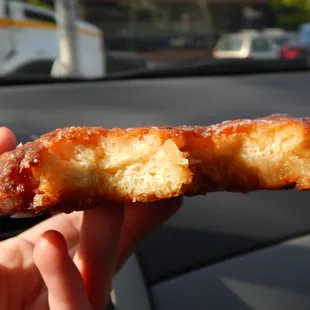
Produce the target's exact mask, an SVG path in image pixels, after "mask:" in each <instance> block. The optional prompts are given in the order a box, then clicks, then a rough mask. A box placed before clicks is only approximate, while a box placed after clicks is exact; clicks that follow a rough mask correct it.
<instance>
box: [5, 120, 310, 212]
mask: <svg viewBox="0 0 310 310" xmlns="http://www.w3.org/2000/svg"><path fill="white" fill-rule="evenodd" d="M282 129H283V130H284V129H288V130H297V131H296V132H298V134H299V135H302V149H303V150H308V149H309V139H308V138H307V137H308V136H309V137H310V121H309V118H295V117H289V116H286V115H272V116H268V117H265V118H258V119H254V120H234V121H226V122H223V123H220V124H217V125H212V126H208V127H201V126H191V127H189V126H183V127H144V128H131V129H119V128H115V129H110V130H107V129H103V128H96V127H71V128H63V129H57V130H55V131H53V132H50V133H47V134H45V135H43V136H41V137H40V138H39V139H38V140H36V141H33V142H29V143H27V144H25V145H21V146H18V147H17V148H16V149H15V150H13V151H11V152H8V153H5V154H3V155H2V156H0V214H15V213H25V212H26V213H31V214H34V215H36V214H39V213H41V212H52V213H53V212H60V211H62V212H71V211H73V210H82V209H87V208H91V207H93V206H95V205H96V204H97V203H98V202H99V201H102V200H113V201H115V202H120V203H122V202H129V201H133V200H136V201H141V202H146V201H154V200H159V199H165V198H171V197H175V196H178V195H181V194H185V195H188V196H193V195H198V194H205V193H207V192H212V191H238V192H248V191H254V190H261V189H269V190H279V189H285V188H293V187H296V188H297V189H300V190H308V189H309V187H310V177H309V178H308V177H307V174H305V175H306V177H303V178H301V177H300V173H299V171H298V169H297V168H295V170H296V169H297V170H296V171H294V170H292V171H293V172H290V173H289V174H285V173H282V172H283V171H284V170H285V169H286V168H285V165H286V164H285V158H284V157H283V156H282V159H281V160H283V164H281V165H280V164H273V163H274V162H271V161H270V163H266V165H269V166H270V165H271V166H272V165H274V167H271V168H270V169H273V168H274V169H278V170H277V171H278V172H277V173H275V174H274V175H275V176H273V177H272V178H268V175H267V174H268V173H267V172H266V171H269V170H267V168H268V167H267V168H266V167H265V168H264V169H263V168H262V169H261V170H260V168H258V166H257V164H250V163H251V162H252V161H250V159H248V158H246V159H245V157H244V156H245V155H244V151H243V150H244V146H245V144H246V143H248V142H249V141H252V140H253V141H254V142H253V143H256V144H259V143H261V142H262V143H263V142H264V141H259V139H260V138H259V137H260V135H261V136H262V137H263V136H264V134H268V135H272V134H277V133H279V132H280V131H281V130H282ZM153 132H154V133H156V134H157V135H159V136H160V138H161V139H162V141H165V140H172V141H173V142H174V143H175V144H176V145H177V147H178V148H179V150H180V151H182V152H184V153H186V154H188V160H189V162H190V164H189V169H190V173H191V179H190V182H187V183H184V184H183V186H182V187H181V188H180V189H179V190H176V191H174V192H171V193H169V195H164V196H160V195H154V194H152V193H151V194H141V195H138V196H135V197H132V196H131V195H124V194H123V195H121V194H119V193H117V192H113V191H112V192H111V191H110V192H106V193H105V194H104V195H99V194H98V193H99V192H98V190H97V189H95V188H92V187H90V186H86V187H80V188H79V189H78V190H76V191H72V190H67V187H70V184H68V183H67V184H65V183H64V178H63V174H64V173H67V172H66V166H64V165H58V163H56V164H51V166H50V167H49V168H48V169H49V171H48V172H49V173H50V174H53V179H52V181H50V182H54V184H53V191H51V193H52V194H50V195H48V196H46V195H45V196H44V195H43V196H42V197H43V198H42V199H43V200H41V201H40V203H36V205H35V206H34V203H33V202H34V197H35V195H38V194H40V192H39V191H40V188H41V191H42V187H40V188H39V184H40V178H41V176H42V175H43V174H46V171H47V167H46V165H45V163H46V162H53V161H54V162H55V158H56V161H58V162H60V161H63V162H67V161H68V160H70V154H71V153H70V152H72V146H76V145H80V146H83V147H89V148H92V147H96V146H97V145H98V143H99V139H101V138H102V137H107V138H109V139H115V140H116V141H118V143H122V141H124V142H125V141H127V140H128V139H130V138H132V137H134V138H143V137H144V136H145V135H147V134H150V133H153ZM251 139H252V140H251ZM261 139H263V138H261ZM277 147H278V148H279V147H280V146H277ZM265 148H266V146H265ZM280 151H281V150H280ZM263 152H266V151H264V150H263ZM282 152H283V154H286V153H285V152H286V149H284V150H282ZM290 152H293V153H294V152H295V151H291V150H290ZM296 152H297V151H296ZM296 152H295V153H294V154H293V155H294V156H295V157H296V158H299V157H301V156H304V157H305V158H306V159H308V157H307V156H308V155H300V154H297V153H296ZM55 154H56V155H57V156H56V157H55ZM303 154H304V153H303ZM51 156H53V161H52V160H51ZM270 156H272V155H270ZM287 156H292V154H291V153H287ZM298 156H299V157H298ZM295 157H294V158H295ZM270 158H271V157H270ZM251 160H252V159H251ZM267 161H268V157H267ZM253 162H254V163H255V160H254V161H253ZM263 164H264V163H263ZM263 164H261V165H263ZM81 169H82V168H81ZM92 169H96V167H93V168H92ZM300 169H305V167H300ZM309 169H310V167H309ZM285 171H287V170H285ZM96 172H97V171H95V170H94V173H96ZM79 173H80V172H79V171H75V174H72V175H76V177H77V178H78V175H79ZM283 176H284V177H283ZM71 178H73V177H72V176H71ZM50 180H51V179H50ZM66 180H68V179H66ZM70 180H71V179H70ZM73 181H74V180H73ZM47 186H49V190H50V188H51V185H49V184H47ZM54 187H55V189H54Z"/></svg>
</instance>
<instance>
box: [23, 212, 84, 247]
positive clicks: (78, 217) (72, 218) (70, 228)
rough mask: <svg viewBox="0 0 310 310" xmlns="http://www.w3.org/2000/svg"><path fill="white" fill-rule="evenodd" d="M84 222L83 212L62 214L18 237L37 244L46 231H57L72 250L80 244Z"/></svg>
mask: <svg viewBox="0 0 310 310" xmlns="http://www.w3.org/2000/svg"><path fill="white" fill-rule="evenodd" d="M82 220H83V212H73V213H70V214H65V213H61V214H58V215H55V216H53V217H51V218H49V219H47V220H45V221H42V222H41V223H39V224H37V225H35V226H33V227H31V228H29V229H27V230H26V231H24V232H22V233H21V234H19V235H18V237H21V238H23V239H25V240H27V241H29V242H31V243H33V244H35V243H36V242H37V240H38V239H39V238H40V237H41V235H42V234H43V233H44V232H45V231H47V230H57V231H59V232H60V233H61V234H62V235H63V236H64V238H65V240H66V243H67V246H68V248H69V249H71V248H73V247H75V246H76V245H77V244H78V242H79V238H80V229H81V226H82Z"/></svg>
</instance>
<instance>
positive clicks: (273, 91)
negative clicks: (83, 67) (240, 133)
mask: <svg viewBox="0 0 310 310" xmlns="http://www.w3.org/2000/svg"><path fill="white" fill-rule="evenodd" d="M309 89H310V88H309V72H308V71H300V72H299V71H295V72H294V71H290V72H281V73H277V72H274V73H260V74H239V75H234V74H232V75H207V74H206V75H205V76H198V77H194V76H190V77H186V76H184V77H181V76H180V77H171V78H168V77H162V78H160V77H157V78H148V79H143V78H131V79H123V80H122V79H114V80H113V79H111V80H104V79H103V80H101V81H100V80H98V81H89V82H87V81H84V82H76V81H71V82H70V81H69V82H66V83H62V82H59V83H57V82H53V83H48V82H47V83H43V82H42V83H40V82H37V83H33V84H32V85H29V84H28V85H22V83H19V85H17V84H14V83H12V84H11V85H9V83H7V85H3V86H2V87H0V108H1V113H0V122H1V125H2V126H7V127H9V128H10V129H12V130H13V131H14V132H15V133H16V135H17V138H18V142H22V143H25V142H28V141H31V140H34V139H36V138H37V137H38V136H40V135H41V134H43V133H45V132H48V131H51V130H54V129H55V128H58V127H67V126H78V125H87V126H103V127H106V128H110V127H135V126H147V125H172V126H176V125H203V126H206V125H209V124H215V123H218V122H221V121H224V120H229V119H239V118H255V117H260V116H266V115H269V114H273V113H285V114H286V113H288V114H291V115H295V116H307V115H309V101H310V90H309ZM308 199H309V193H308V192H298V191H295V190H286V191H274V192H273V191H260V192H253V193H248V194H239V193H226V192H219V193H209V194H207V195H206V196H200V197H195V198H193V197H191V198H185V200H184V205H183V207H182V208H181V209H180V211H178V212H177V213H176V214H175V215H174V216H173V217H172V218H171V219H170V220H168V221H167V222H166V223H164V224H163V225H162V226H161V227H160V228H159V229H157V230H156V231H155V232H154V233H152V234H151V235H150V236H148V237H147V238H146V239H145V240H144V241H143V242H142V243H141V244H140V245H139V247H138V248H137V249H136V251H135V252H134V253H133V254H132V256H131V257H130V258H129V260H128V261H127V263H126V264H125V266H124V267H123V268H122V269H121V270H120V272H119V273H118V274H117V275H116V276H115V278H114V280H113V291H112V293H111V300H110V304H109V305H108V309H117V310H170V309H178V310H191V309H195V310H205V309H208V310H210V309H212V310H213V309H214V310H218V309H225V310H226V309H230V310H287V309H300V310H302V309H309V308H310V277H309V274H310V264H309V261H310V235H309V233H310V221H309V219H310V209H309V206H308V202H309V201H308ZM307 201H308V202H307ZM45 218H46V217H37V218H32V219H11V218H9V217H1V218H0V229H1V239H2V240H4V239H6V238H9V237H10V236H13V235H16V234H18V233H19V232H20V231H23V230H25V229H27V228H28V227H30V226H32V225H34V224H35V223H37V222H39V221H41V220H43V219H45Z"/></svg>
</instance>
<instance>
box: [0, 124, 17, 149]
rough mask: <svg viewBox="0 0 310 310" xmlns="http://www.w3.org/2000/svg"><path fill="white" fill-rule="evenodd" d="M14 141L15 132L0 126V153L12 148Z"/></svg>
mask: <svg viewBox="0 0 310 310" xmlns="http://www.w3.org/2000/svg"><path fill="white" fill-rule="evenodd" d="M16 143H17V142H16V136H15V134H14V133H13V132H12V131H11V130H10V129H9V128H7V127H0V154H2V153H4V152H8V151H11V150H12V149H14V148H15V147H16Z"/></svg>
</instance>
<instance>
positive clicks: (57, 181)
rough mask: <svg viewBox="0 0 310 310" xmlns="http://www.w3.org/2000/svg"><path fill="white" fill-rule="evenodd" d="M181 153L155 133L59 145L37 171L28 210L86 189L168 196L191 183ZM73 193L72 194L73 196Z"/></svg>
mask: <svg viewBox="0 0 310 310" xmlns="http://www.w3.org/2000/svg"><path fill="white" fill-rule="evenodd" d="M186 157H187V154H186V153H183V152H181V151H180V150H179V149H178V147H177V146H176V144H175V143H174V142H173V141H172V140H162V139H161V138H160V136H159V135H157V134H148V135H145V136H144V137H142V138H122V137H110V138H109V137H102V138H101V139H100V140H99V143H96V145H87V144H83V145H82V144H77V145H71V146H68V145H65V144H63V143H61V144H59V145H58V146H57V148H56V149H55V150H54V153H53V154H49V156H48V157H47V158H46V159H45V160H44V161H43V166H42V167H41V168H40V171H38V170H37V172H39V173H40V175H41V177H40V185H39V187H38V189H37V191H36V192H37V194H36V195H35V197H34V202H33V205H32V207H33V208H35V207H36V206H40V205H42V202H43V200H44V198H45V197H57V196H58V194H59V193H60V192H61V191H62V190H63V189H65V190H66V191H69V192H71V193H72V192H76V191H77V190H79V189H81V190H85V189H86V190H87V191H88V194H89V195H90V196H102V197H104V196H106V195H110V196H113V197H120V196H122V197H124V196H125V197H132V200H133V201H135V200H136V199H137V198H140V199H141V197H143V196H145V197H149V196H154V198H160V197H171V196H172V195H171V194H178V193H179V192H180V191H181V189H182V186H183V185H184V184H188V183H191V181H192V174H191V171H190V170H189V161H188V159H187V158H186ZM77 194H78V192H77Z"/></svg>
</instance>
